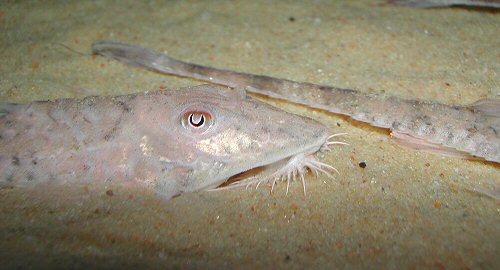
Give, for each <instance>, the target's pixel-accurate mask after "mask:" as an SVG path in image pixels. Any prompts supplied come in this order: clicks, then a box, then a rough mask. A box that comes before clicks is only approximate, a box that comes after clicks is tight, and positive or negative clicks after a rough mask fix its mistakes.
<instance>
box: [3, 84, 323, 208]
mask: <svg viewBox="0 0 500 270" xmlns="http://www.w3.org/2000/svg"><path fill="white" fill-rule="evenodd" d="M0 111H1V112H2V114H1V115H0V136H1V137H0V184H1V185H11V186H33V185H36V184H40V183H49V184H50V183H86V182H89V183H90V182H94V181H107V182H109V183H119V184H130V185H136V186H141V187H144V188H148V189H152V190H154V191H156V192H157V193H158V194H159V195H160V196H162V197H163V198H167V199H168V198H171V197H173V196H175V195H178V194H181V193H183V192H192V191H198V190H206V189H210V188H213V187H216V186H218V185H220V184H222V183H223V182H224V181H226V180H227V179H228V178H229V177H231V176H233V175H236V174H239V173H241V172H244V171H246V170H250V169H252V168H255V167H260V166H267V165H269V164H272V163H275V162H279V161H283V160H287V159H293V158H294V157H297V156H300V157H302V156H303V157H304V158H303V159H302V160H306V157H307V159H311V157H309V155H310V154H313V153H314V152H316V151H318V150H319V149H320V148H321V147H322V146H324V145H325V143H326V141H327V139H328V131H327V129H326V128H325V127H324V126H323V125H321V124H320V123H318V122H316V121H313V120H311V119H308V118H304V117H301V116H297V115H293V114H289V113H286V112H284V111H281V110H278V109H276V108H274V107H272V106H269V105H266V104H264V103H262V102H259V101H256V100H254V99H252V98H249V97H246V96H245V94H244V93H242V92H238V91H233V90H228V89H227V88H220V87H217V86H210V85H200V86H197V87H192V88H185V89H181V90H169V91H157V92H149V93H139V94H133V95H126V96H118V97H88V98H85V99H83V100H74V99H62V100H56V101H52V102H51V101H49V102H33V103H30V104H25V105H12V104H2V105H0ZM314 162H315V163H314V164H315V165H314V164H313V165H312V166H313V169H314V168H319V169H321V166H322V165H324V164H321V163H319V162H317V161H314ZM299 163H300V162H299ZM299 163H297V162H296V163H294V164H296V165H297V166H295V167H294V168H293V170H303V166H307V164H305V163H304V162H302V163H300V164H299ZM309 167H310V166H309Z"/></svg>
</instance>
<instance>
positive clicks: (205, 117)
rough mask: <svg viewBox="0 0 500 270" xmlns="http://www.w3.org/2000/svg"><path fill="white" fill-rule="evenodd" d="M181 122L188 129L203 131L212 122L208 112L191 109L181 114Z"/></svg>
mask: <svg viewBox="0 0 500 270" xmlns="http://www.w3.org/2000/svg"><path fill="white" fill-rule="evenodd" d="M181 123H182V126H183V127H184V128H186V129H188V130H191V131H194V132H204V131H206V130H207V129H208V128H209V127H210V126H211V125H212V124H213V118H212V115H211V114H210V113H209V112H206V111H197V110H193V111H187V112H185V113H184V114H183V115H182V117H181Z"/></svg>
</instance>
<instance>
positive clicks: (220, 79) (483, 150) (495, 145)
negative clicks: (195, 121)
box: [92, 41, 500, 163]
mask: <svg viewBox="0 0 500 270" xmlns="http://www.w3.org/2000/svg"><path fill="white" fill-rule="evenodd" d="M92 51H93V53H94V54H99V55H103V56H105V57H109V58H113V59H116V60H118V61H121V62H123V63H126V64H130V65H134V66H138V67H143V68H147V69H150V70H153V71H156V72H159V73H163V74H171V75H177V76H181V77H188V78H194V79H197V80H202V81H207V82H211V83H215V84H219V85H225V86H228V87H232V88H236V89H245V90H246V91H249V92H253V93H257V94H262V95H266V96H270V97H273V98H278V99H283V100H287V101H290V102H294V103H298V104H302V105H306V106H308V107H311V108H316V109H322V110H326V111H329V112H332V113H336V114H342V115H346V116H349V117H351V118H352V119H354V120H357V121H361V122H365V123H368V124H370V125H373V126H376V127H380V128H387V129H390V130H391V135H392V137H393V138H394V139H395V141H396V142H397V143H398V144H399V145H401V146H404V147H408V148H412V149H417V150H425V151H428V152H431V153H435V154H441V155H447V156H454V157H459V158H466V159H482V160H486V161H491V162H495V163H500V100H498V99H482V100H479V101H477V102H475V103H474V104H471V105H469V106H449V105H446V104H441V103H437V102H432V101H420V100H408V99H402V98H399V97H395V96H390V97H384V96H382V95H378V94H365V93H362V92H359V91H356V90H351V89H341V88H337V87H333V86H324V85H317V84H312V83H307V82H295V81H291V80H286V79H279V78H273V77H269V76H265V75H254V74H247V73H240V72H235V71H230V70H223V69H217V68H212V67H206V66H201V65H197V64H192V63H187V62H183V61H179V60H176V59H173V58H171V57H169V56H167V55H164V54H161V53H158V52H155V51H153V50H149V49H146V48H142V47H140V46H135V45H130V44H124V43H118V42H110V41H103V42H97V43H95V44H93V46H92Z"/></svg>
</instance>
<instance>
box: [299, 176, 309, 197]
mask: <svg viewBox="0 0 500 270" xmlns="http://www.w3.org/2000/svg"><path fill="white" fill-rule="evenodd" d="M300 178H301V180H302V187H303V188H304V196H307V194H306V180H305V179H304V175H303V174H300Z"/></svg>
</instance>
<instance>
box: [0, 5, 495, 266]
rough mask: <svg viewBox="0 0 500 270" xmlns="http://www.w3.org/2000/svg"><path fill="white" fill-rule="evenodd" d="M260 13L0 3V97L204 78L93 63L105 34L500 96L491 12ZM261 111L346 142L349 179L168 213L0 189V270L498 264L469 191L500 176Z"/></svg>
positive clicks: (223, 58) (332, 158)
mask: <svg viewBox="0 0 500 270" xmlns="http://www.w3.org/2000/svg"><path fill="white" fill-rule="evenodd" d="M61 2H62V1H61ZM139 2H141V3H139ZM267 2H270V1H227V2H226V1H169V2H166V3H164V1H148V2H147V3H142V1H99V2H90V1H85V2H83V1H82V3H80V4H79V3H78V2H77V1H74V2H70V3H56V2H52V1H47V2H46V1H39V2H38V1H37V2H33V1H24V2H23V3H21V4H19V3H16V4H12V3H10V2H7V3H6V1H2V2H1V3H0V59H1V61H0V101H1V102H18V103H26V102H30V101H34V100H47V99H56V98H63V97H64V98H67V97H71V98H78V97H84V96H88V95H119V94H127V93H134V92H139V91H144V90H157V89H164V88H177V87H181V86H188V85H196V84H199V82H197V81H193V80H188V79H182V78H176V77H169V76H161V75H158V74H154V73H151V72H148V71H143V70H139V69H134V68H131V67H128V66H124V65H122V64H120V63H117V62H114V61H109V60H106V59H104V58H102V57H97V56H90V55H89V53H90V46H91V44H92V43H93V42H96V41H100V40H116V41H122V42H127V43H132V44H139V45H142V46H145V47H149V48H153V49H156V50H159V51H162V52H165V53H168V54H169V55H170V56H173V57H176V58H178V59H182V60H185V61H190V62H195V63H199V64H205V65H210V66H216V67H220V68H226V69H232V70H238V71H244V72H249V73H258V74H266V75H271V76H276V77H282V78H288V79H292V80H297V81H308V82H313V83H319V84H326V85H334V86H338V87H344V88H351V89H358V90H360V91H363V92H378V93H385V94H387V95H396V96H400V97H405V98H411V99H415V98H417V99H422V100H431V101H438V102H443V103H447V104H460V105H464V104H469V103H472V102H474V101H476V100H478V99H480V98H487V97H489V98H499V96H500V80H499V78H500V27H499V26H500V15H499V14H498V13H496V14H495V13H488V12H480V11H474V10H472V11H471V10H464V9H434V10H413V9H406V8H396V7H391V6H385V5H380V4H379V3H380V1H378V2H377V1H326V0H325V1H313V2H311V3H306V1H296V2H292V1H272V2H273V3H272V4H270V3H267ZM331 2H334V3H331ZM61 44H64V45H65V46H68V47H70V48H72V49H73V50H74V51H77V52H81V53H83V55H81V54H79V53H76V52H73V51H70V50H68V49H66V48H65V47H63V46H61ZM265 101H266V102H269V103H271V104H273V105H276V106H278V107H280V108H282V109H284V110H287V111H291V112H294V113H298V114H301V115H305V116H308V117H311V118H314V119H316V120H319V121H322V122H323V123H325V124H326V125H328V126H329V127H330V128H331V130H332V133H338V132H347V133H349V134H350V135H349V137H348V138H347V139H346V140H345V141H346V142H348V143H349V144H350V145H351V146H349V147H338V148H335V149H334V151H333V152H331V153H329V154H327V155H326V156H324V159H323V161H325V162H328V163H330V164H333V165H335V167H336V168H337V169H338V170H339V171H340V172H341V175H340V176H338V177H337V179H336V181H334V182H332V181H330V180H328V179H324V178H319V179H316V178H314V177H313V176H312V175H310V176H309V177H308V193H307V196H304V195H303V194H302V189H301V188H302V187H301V185H300V183H295V184H294V185H292V188H291V192H290V193H289V194H288V195H285V191H284V189H285V185H280V186H278V189H277V190H276V191H275V192H274V193H272V194H270V192H269V191H270V190H269V189H268V188H266V187H264V188H260V189H259V190H254V189H248V190H244V189H242V190H231V191H222V192H211V193H206V192H205V193H196V194H187V195H183V196H181V197H179V198H176V199H174V200H171V201H169V202H164V201H161V200H159V199H157V198H156V197H155V196H154V195H153V194H152V193H151V192H148V191H145V190H130V189H125V188H123V187H117V186H99V185H87V186H82V185H66V186H59V187H40V188H37V189H24V188H13V189H1V190H0V220H1V222H0V261H1V262H2V269H19V268H20V269H26V268H61V269H68V268H85V269H87V268H89V267H91V268H117V267H119V266H121V267H125V266H126V267H131V268H141V269H145V268H151V269H154V268H158V269H166V268H183V269H188V268H219V269H220V268H244V269H245V268H252V269H258V268H281V269H284V268H286V269H295V268H296V269H302V268H329V269H331V268H351V269H360V268H366V269H370V268H373V269H382V268H385V269H421V268H432V269H464V268H466V269H495V268H496V269H498V268H499V267H500V256H498V254H500V207H499V206H500V204H499V203H498V201H495V200H493V199H491V198H488V197H485V196H481V195H480V194H478V193H476V192H472V191H471V190H473V189H485V190H492V189H493V188H494V186H495V185H497V186H498V185H499V181H500V180H499V179H500V167H499V166H496V165H494V164H491V163H484V162H477V161H476V162H473V161H464V160H457V159H451V158H446V157H441V156H435V155H432V154H427V153H421V152H415V151H412V150H405V149H402V148H399V147H398V146H397V145H395V144H394V142H392V141H391V139H390V137H389V136H388V132H386V131H384V130H379V129H376V128H372V127H369V126H367V125H365V124H360V123H357V122H354V121H351V120H349V119H347V118H343V117H338V116H336V115H332V114H328V113H325V112H322V111H315V110H311V109H308V108H306V107H301V106H296V105H293V104H290V103H287V102H283V101H277V100H271V99H267V100H265ZM362 161H363V162H365V163H366V165H367V166H366V167H365V168H361V167H360V166H359V163H360V162H362Z"/></svg>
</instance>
